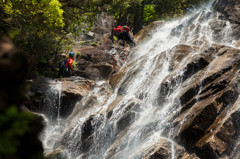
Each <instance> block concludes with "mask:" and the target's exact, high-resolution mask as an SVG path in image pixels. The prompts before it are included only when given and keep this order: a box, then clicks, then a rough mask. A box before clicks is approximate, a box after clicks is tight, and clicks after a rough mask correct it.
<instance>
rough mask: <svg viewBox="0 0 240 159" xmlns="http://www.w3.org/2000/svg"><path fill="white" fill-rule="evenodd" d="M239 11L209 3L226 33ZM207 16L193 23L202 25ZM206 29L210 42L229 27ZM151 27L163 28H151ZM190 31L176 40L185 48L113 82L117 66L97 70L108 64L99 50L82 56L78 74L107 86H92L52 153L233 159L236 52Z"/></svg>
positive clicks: (144, 61) (237, 117) (239, 102)
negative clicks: (182, 42)
mask: <svg viewBox="0 0 240 159" xmlns="http://www.w3.org/2000/svg"><path fill="white" fill-rule="evenodd" d="M236 5H238V1H234V0H233V1H228V0H217V1H216V2H215V3H214V7H215V9H216V10H223V11H222V12H221V13H222V15H221V16H222V17H225V18H227V19H229V20H230V21H231V22H232V24H231V25H230V27H234V26H238V22H237V20H236V19H234V18H233V13H231V12H230V11H229V9H227V8H229V7H235V6H236ZM223 7H224V8H225V7H226V9H224V8H223ZM233 11H234V12H237V11H238V9H236V7H235V10H233ZM234 14H235V13H234ZM210 15H211V13H207V14H205V13H204V14H201V15H200V16H198V15H197V16H196V17H197V18H199V22H200V23H201V22H203V21H204V18H206V17H210ZM235 15H238V14H237V13H236V14H235ZM213 16H215V15H213ZM196 17H194V18H196ZM192 20H193V19H191V20H190V22H188V23H191V21H192ZM234 23H235V24H234ZM207 24H209V27H208V28H210V29H211V31H212V32H211V33H212V34H213V41H214V40H216V41H217V42H219V41H221V38H222V33H224V31H225V28H224V27H226V26H227V25H228V24H227V22H226V21H221V20H220V19H217V18H216V19H214V18H212V19H211V21H210V22H209V23H207ZM155 25H156V26H158V25H161V23H159V22H156V23H155V24H154V23H153V24H152V26H149V28H154V26H155ZM184 25H186V23H184V24H180V25H179V26H178V27H177V28H174V29H172V30H171V36H180V35H181V33H182V32H181V31H184V30H183V29H185V28H184V27H186V26H184ZM194 25H195V24H191V25H187V29H186V30H185V31H184V34H185V33H186V34H185V35H186V37H185V36H184V37H183V38H186V39H187V36H191V34H194V35H193V38H192V39H191V38H190V40H186V39H181V40H183V41H184V40H186V41H185V42H186V43H187V42H189V43H188V44H179V45H175V46H174V47H172V48H171V49H169V50H166V51H163V52H160V51H159V53H156V52H154V51H153V52H154V54H153V55H152V56H149V55H147V54H145V55H143V56H141V57H140V58H139V59H137V60H136V61H131V62H132V63H130V64H128V65H127V66H126V67H124V68H123V69H122V70H121V71H120V72H118V73H116V74H114V75H113V76H111V75H112V73H113V72H114V71H113V70H114V69H113V68H114V67H112V69H111V68H110V66H109V65H112V66H115V64H116V63H115V62H113V61H114V60H112V61H111V58H110V59H107V61H108V60H110V61H109V62H108V64H109V65H108V64H106V63H102V62H100V61H99V60H98V59H101V61H105V60H106V59H105V58H106V57H104V56H100V54H98V53H97V52H98V51H99V48H96V47H95V48H94V47H92V48H85V49H82V50H81V52H82V54H83V55H82V62H81V64H79V65H78V66H79V67H81V70H83V71H82V72H79V74H81V76H85V77H86V78H90V79H95V80H99V79H109V78H110V79H109V81H107V82H103V83H101V84H100V85H98V84H96V85H95V89H94V91H93V92H91V93H89V94H88V95H86V96H85V98H83V99H82V100H81V101H80V102H79V103H78V104H77V105H76V106H75V108H74V109H73V111H72V113H71V115H70V116H69V117H68V119H67V122H66V125H67V126H66V127H65V129H64V130H63V132H62V133H61V135H60V136H59V138H58V141H57V142H56V143H55V145H54V148H58V147H60V146H64V147H65V148H66V149H67V150H69V151H71V152H72V156H73V157H76V158H77V157H80V158H94V157H99V158H146V159H159V158H161V159H169V158H177V159H228V158H231V159H238V158H239V157H240V152H239V147H240V140H239V137H240V133H239V132H240V124H239V121H240V113H239V112H240V98H239V94H240V80H239V77H240V68H239V62H240V49H237V48H233V47H230V46H226V45H221V44H212V43H210V42H209V41H207V38H206V37H200V36H201V34H198V31H199V30H200V28H199V27H194ZM199 26H200V25H199ZM181 29H182V30H181ZM150 30H151V29H148V27H146V28H145V32H144V31H143V32H140V33H139V35H137V36H136V38H137V39H138V40H139V42H140V41H141V40H143V39H148V37H149V35H150V34H148V31H150ZM191 31H193V32H191ZM233 31H234V30H233ZM233 37H235V38H237V37H238V35H236V36H233ZM234 40H237V39H234ZM211 42H212V41H211ZM155 45H158V44H155ZM155 48H157V47H153V50H154V49H155ZM95 49H96V50H95ZM93 52H94V53H95V54H94V53H93ZM149 52H150V53H152V52H151V50H150V51H149ZM101 54H102V53H101ZM95 57H98V58H95ZM148 58H149V59H151V60H152V61H151V60H149V61H148ZM105 62H106V61H105ZM99 64H100V65H101V66H102V67H103V68H102V69H101V68H100V66H99ZM150 65H151V66H150ZM101 70H106V72H103V71H101ZM162 70H163V71H162ZM88 71H89V72H88ZM90 72H91V73H90ZM104 73H106V74H104ZM98 77H101V78H98ZM145 77H146V78H145ZM70 85H71V84H70ZM139 85H140V86H139ZM70 90H71V91H72V92H74V93H76V90H72V89H70ZM151 91H155V92H154V93H153V92H151ZM74 93H73V94H74ZM150 99H151V100H150ZM166 110H168V111H166ZM162 112H163V113H162ZM145 113H146V114H145ZM152 136H153V137H152ZM150 137H152V138H150ZM134 146H135V147H134ZM133 153H134V154H133ZM96 155H99V156H96ZM132 155H134V156H132Z"/></svg>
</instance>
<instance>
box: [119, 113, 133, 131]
mask: <svg viewBox="0 0 240 159" xmlns="http://www.w3.org/2000/svg"><path fill="white" fill-rule="evenodd" d="M135 116H136V115H135V113H134V112H128V113H126V114H125V115H124V116H123V117H122V118H121V119H120V120H119V121H118V122H117V129H118V132H121V131H123V130H124V129H125V128H126V127H128V126H129V125H131V124H132V123H133V122H134V121H135V120H134V119H135Z"/></svg>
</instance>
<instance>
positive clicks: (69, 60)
mask: <svg viewBox="0 0 240 159" xmlns="http://www.w3.org/2000/svg"><path fill="white" fill-rule="evenodd" d="M73 60H74V53H73V52H70V53H69V57H68V59H67V61H66V63H65V66H67V67H68V68H69V69H71V70H73V66H72V64H73Z"/></svg>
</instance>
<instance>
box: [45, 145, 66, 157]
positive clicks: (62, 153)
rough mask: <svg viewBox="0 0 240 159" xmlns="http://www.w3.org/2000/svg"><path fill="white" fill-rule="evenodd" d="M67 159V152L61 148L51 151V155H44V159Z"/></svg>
mask: <svg viewBox="0 0 240 159" xmlns="http://www.w3.org/2000/svg"><path fill="white" fill-rule="evenodd" d="M66 158H68V155H67V152H66V150H65V149H64V147H63V146H61V147H59V148H57V149H55V150H53V151H52V152H51V153H48V154H46V155H45V157H44V159H66Z"/></svg>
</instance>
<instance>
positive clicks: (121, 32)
mask: <svg viewBox="0 0 240 159" xmlns="http://www.w3.org/2000/svg"><path fill="white" fill-rule="evenodd" d="M113 30H114V31H115V32H116V33H117V37H118V38H119V39H122V40H124V41H126V42H127V43H129V44H133V45H134V46H135V42H134V40H133V38H132V37H131V36H130V34H129V31H130V29H129V27H128V26H117V27H115V28H113Z"/></svg>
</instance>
